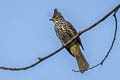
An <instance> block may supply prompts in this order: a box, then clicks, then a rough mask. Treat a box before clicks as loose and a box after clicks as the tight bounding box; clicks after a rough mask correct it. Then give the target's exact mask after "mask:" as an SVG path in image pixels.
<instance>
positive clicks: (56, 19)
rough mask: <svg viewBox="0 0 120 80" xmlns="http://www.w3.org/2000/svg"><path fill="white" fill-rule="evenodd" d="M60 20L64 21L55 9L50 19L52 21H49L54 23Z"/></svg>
mask: <svg viewBox="0 0 120 80" xmlns="http://www.w3.org/2000/svg"><path fill="white" fill-rule="evenodd" d="M61 19H64V18H63V16H62V14H61V13H60V12H58V10H57V9H56V8H55V9H54V14H53V17H52V19H50V21H53V22H54V23H56V22H58V21H59V20H61Z"/></svg>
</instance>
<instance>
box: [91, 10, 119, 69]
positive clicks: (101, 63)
mask: <svg viewBox="0 0 120 80" xmlns="http://www.w3.org/2000/svg"><path fill="white" fill-rule="evenodd" d="M117 11H118V9H117V10H116V11H115V12H114V14H113V16H114V19H115V33H114V37H113V40H112V44H111V46H110V49H109V50H108V52H107V54H106V56H105V57H104V58H103V60H102V61H101V62H100V63H99V64H97V65H95V66H93V67H91V68H89V69H93V68H95V67H97V66H99V65H103V63H104V61H105V60H106V58H107V57H108V55H109V54H110V52H111V50H112V48H113V45H114V43H115V40H116V34H117V17H116V12H117Z"/></svg>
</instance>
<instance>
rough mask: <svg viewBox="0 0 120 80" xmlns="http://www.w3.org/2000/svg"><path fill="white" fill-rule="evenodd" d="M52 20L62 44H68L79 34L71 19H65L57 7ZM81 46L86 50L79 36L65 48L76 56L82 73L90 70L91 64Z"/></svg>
mask: <svg viewBox="0 0 120 80" xmlns="http://www.w3.org/2000/svg"><path fill="white" fill-rule="evenodd" d="M50 21H53V23H54V24H55V26H54V29H55V32H56V35H57V37H58V38H59V40H60V42H61V43H62V45H64V44H66V43H67V42H68V41H69V40H70V39H72V38H73V37H74V36H75V35H76V34H77V31H76V29H75V28H74V26H73V25H72V24H71V23H70V22H69V21H66V20H65V18H64V17H63V16H62V14H61V13H60V12H59V11H58V10H57V8H55V9H54V14H53V17H52V18H51V19H50ZM80 46H81V48H82V49H83V50H84V47H83V45H82V43H81V40H80V38H77V39H76V40H75V41H73V42H72V43H70V44H69V45H67V46H66V47H65V48H66V50H67V51H68V52H69V53H70V54H71V55H72V56H73V57H75V58H76V61H77V64H78V67H79V71H80V72H81V73H84V72H85V71H86V70H88V68H89V64H88V61H87V60H86V59H85V57H84V55H83V54H82V51H81V49H80Z"/></svg>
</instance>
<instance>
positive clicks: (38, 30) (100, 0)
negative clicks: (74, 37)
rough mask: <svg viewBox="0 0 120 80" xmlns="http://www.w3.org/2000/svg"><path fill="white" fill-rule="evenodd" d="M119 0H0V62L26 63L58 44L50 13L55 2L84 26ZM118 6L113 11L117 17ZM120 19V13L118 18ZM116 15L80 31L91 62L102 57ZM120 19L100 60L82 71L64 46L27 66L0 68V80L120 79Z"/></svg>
mask: <svg viewBox="0 0 120 80" xmlns="http://www.w3.org/2000/svg"><path fill="white" fill-rule="evenodd" d="M119 3H120V0H0V55H1V56H0V66H7V67H24V66H27V65H30V64H32V63H34V62H35V61H36V60H37V57H44V56H46V55H48V54H50V53H51V52H53V51H54V50H56V49H58V48H59V47H60V46H61V43H60V41H59V40H58V38H57V37H56V34H55V32H54V24H53V22H50V21H49V19H50V18H51V17H52V15H53V10H54V8H58V10H59V11H60V12H61V13H62V14H63V16H64V17H65V19H66V20H68V21H70V22H71V23H72V24H73V25H74V27H75V28H76V29H77V31H80V30H83V29H85V28H87V27H88V26H90V25H91V24H93V23H95V22H96V21H97V20H99V19H100V18H102V17H103V16H104V15H105V14H107V13H108V12H109V11H110V10H112V9H113V8H114V7H115V6H116V5H117V4H119ZM118 14H120V11H118V13H117V17H119V18H120V15H118ZM118 22H120V19H118ZM114 23H115V22H114V18H113V17H112V16H110V17H109V18H107V19H106V20H105V21H104V22H102V23H101V24H99V25H98V26H97V27H96V28H94V29H92V30H91V31H88V32H86V33H84V34H83V35H81V40H82V43H83V45H84V48H85V50H84V51H83V53H84V55H85V57H86V59H87V60H88V62H89V64H90V66H92V65H95V64H97V63H99V62H100V60H102V59H103V57H104V56H105V54H106V52H107V51H108V49H109V47H110V44H111V41H112V38H113V33H114V27H115V24H114ZM118 35H120V23H118V33H117V38H116V42H115V45H114V47H113V49H112V51H111V53H110V55H109V57H108V58H107V60H106V61H105V62H104V65H103V66H102V67H101V66H99V67H97V68H95V69H92V70H89V71H87V72H85V73H84V74H81V73H75V72H73V71H72V69H75V70H78V66H77V64H76V60H75V59H74V58H73V57H72V56H71V55H70V54H69V53H68V52H67V51H66V50H65V49H63V50H62V51H60V52H59V53H57V54H56V55H55V56H53V57H51V58H49V59H47V60H45V61H43V62H42V63H40V64H39V65H37V66H35V67H33V68H31V69H29V70H25V71H6V70H0V80H113V79H114V80H118V79H120V77H119V73H120V70H119V68H120V63H119V57H120V54H119V52H120V49H119V48H120V47H119V44H120V38H119V36H118Z"/></svg>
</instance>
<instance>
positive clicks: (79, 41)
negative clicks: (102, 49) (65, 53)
mask: <svg viewBox="0 0 120 80" xmlns="http://www.w3.org/2000/svg"><path fill="white" fill-rule="evenodd" d="M66 22H67V24H69V27H70V28H71V29H72V31H73V33H74V34H75V35H76V34H77V31H76V29H75V28H74V27H73V25H72V24H71V23H70V22H69V21H66ZM77 41H78V43H79V44H80V46H81V48H82V49H83V50H84V47H83V45H82V42H81V40H80V38H78V39H77Z"/></svg>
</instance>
